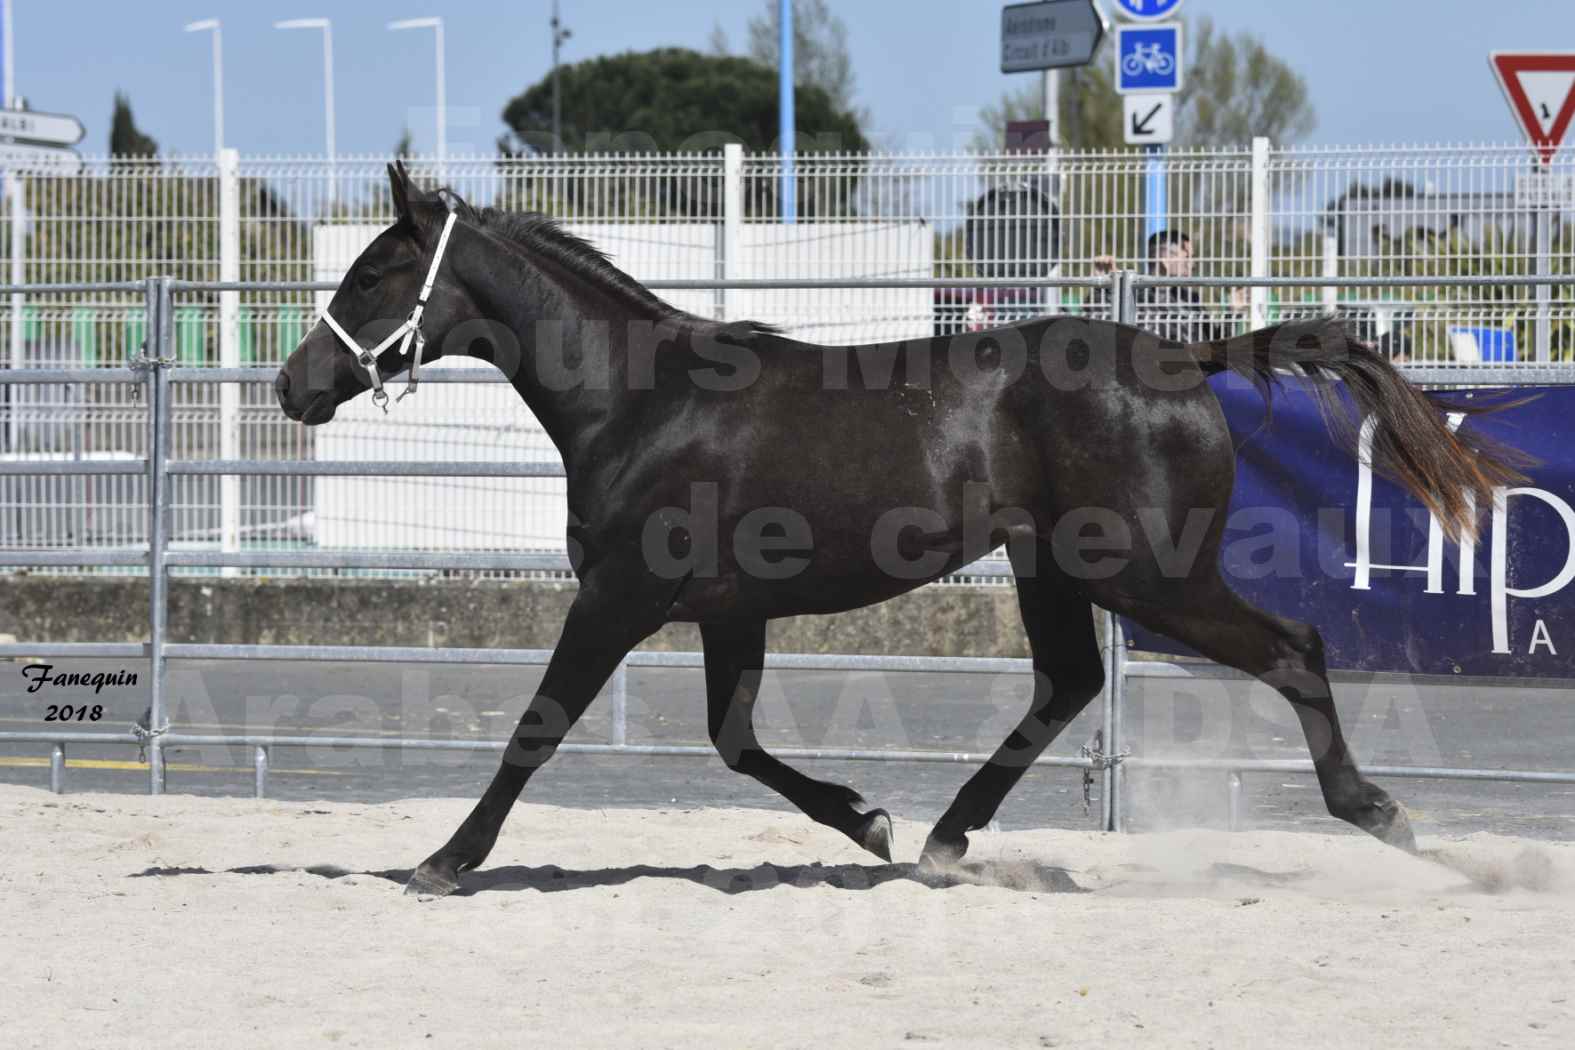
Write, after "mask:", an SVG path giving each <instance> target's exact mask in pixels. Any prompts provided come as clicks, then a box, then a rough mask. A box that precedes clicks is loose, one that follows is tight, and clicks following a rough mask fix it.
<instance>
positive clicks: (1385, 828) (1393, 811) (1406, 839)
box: [1369, 799, 1416, 853]
mask: <svg viewBox="0 0 1575 1050" xmlns="http://www.w3.org/2000/svg"><path fill="white" fill-rule="evenodd" d="M1378 808H1379V809H1380V810H1381V811H1382V812H1383V813H1384V815H1385V817H1386V818H1387V819H1386V820H1385V822H1384V823H1383V824H1380V825H1379V826H1377V827H1375V828H1371V829H1369V830H1370V832H1371V833H1372V835H1373V836H1374V837H1375V838H1377V839H1378V840H1379V841H1380V842H1386V843H1388V844H1389V845H1391V846H1393V847H1394V848H1395V849H1401V850H1405V851H1406V852H1407V853H1415V852H1416V832H1414V831H1412V830H1411V817H1410V816H1409V815H1408V814H1407V813H1406V811H1405V807H1404V806H1402V805H1401V804H1400V803H1398V802H1396V801H1395V800H1394V799H1390V800H1389V801H1387V802H1385V803H1383V804H1382V805H1380V806H1379V807H1378Z"/></svg>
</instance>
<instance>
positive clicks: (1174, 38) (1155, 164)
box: [1115, 0, 1184, 238]
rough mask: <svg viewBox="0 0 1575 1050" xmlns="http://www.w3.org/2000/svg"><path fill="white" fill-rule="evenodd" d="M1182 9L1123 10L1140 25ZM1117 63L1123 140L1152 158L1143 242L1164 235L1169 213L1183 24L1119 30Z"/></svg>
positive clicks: (1132, 6)
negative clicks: (1170, 148) (1169, 154)
mask: <svg viewBox="0 0 1575 1050" xmlns="http://www.w3.org/2000/svg"><path fill="white" fill-rule="evenodd" d="M1179 6H1180V4H1179V3H1171V4H1165V3H1164V2H1163V0H1121V7H1122V10H1124V11H1126V12H1127V13H1128V14H1130V15H1133V16H1134V17H1136V18H1140V19H1141V18H1154V17H1158V16H1159V14H1171V13H1173V12H1174V11H1175V9H1176V8H1177V7H1179ZM1161 9H1162V10H1161ZM1155 12H1158V14H1156V13H1155ZM1115 63H1116V90H1117V91H1118V92H1120V93H1121V94H1122V95H1123V96H1124V97H1123V99H1122V115H1121V125H1122V128H1121V130H1122V135H1123V137H1124V138H1125V139H1126V141H1127V143H1128V144H1130V145H1135V146H1143V147H1145V148H1146V149H1147V150H1148V154H1149V157H1148V164H1147V165H1146V167H1145V174H1144V183H1145V185H1144V194H1143V200H1144V222H1143V228H1144V236H1145V238H1148V237H1153V236H1154V235H1155V234H1156V233H1159V232H1160V231H1161V230H1163V229H1165V226H1166V224H1167V221H1168V215H1169V212H1170V202H1169V200H1168V195H1167V193H1166V185H1165V176H1166V167H1165V145H1166V144H1167V143H1168V142H1170V140H1171V139H1172V138H1173V137H1174V136H1175V92H1177V91H1180V90H1181V78H1182V66H1183V63H1184V55H1183V51H1182V36H1181V23H1180V22H1164V23H1142V24H1138V25H1123V26H1118V27H1117V28H1116V51H1115Z"/></svg>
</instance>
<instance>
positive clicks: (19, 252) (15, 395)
mask: <svg viewBox="0 0 1575 1050" xmlns="http://www.w3.org/2000/svg"><path fill="white" fill-rule="evenodd" d="M6 39H7V40H9V39H10V35H9V34H7V36H6ZM6 68H7V70H9V69H10V66H7V67H6ZM5 188H6V193H7V194H8V195H9V196H10V198H11V283H12V284H21V283H22V278H23V272H24V263H25V262H26V259H25V258H24V255H25V253H26V251H27V233H26V230H27V201H26V200H25V199H24V194H25V193H26V184H25V183H23V182H22V177H21V176H20V175H18V174H17V173H16V172H14V171H8V172H6V176H5ZM10 321H11V324H10V331H11V367H12V368H26V367H27V355H26V354H25V353H24V352H23V347H22V296H21V295H20V294H18V293H16V292H13V293H11V317H10ZM21 390H22V388H21V387H19V386H13V387H11V412H10V433H9V434H8V435H7V437H8V438H9V439H10V444H9V446H8V449H9V451H11V452H20V451H22V449H21V448H20V443H21V440H22V420H21V419H20V418H19V416H18V412H17V409H18V408H19V407H20V405H21V402H22V398H21V396H20V395H21Z"/></svg>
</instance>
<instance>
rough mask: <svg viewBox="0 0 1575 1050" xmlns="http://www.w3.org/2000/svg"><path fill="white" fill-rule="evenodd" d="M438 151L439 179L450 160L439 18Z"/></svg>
mask: <svg viewBox="0 0 1575 1050" xmlns="http://www.w3.org/2000/svg"><path fill="white" fill-rule="evenodd" d="M437 152H438V181H439V182H442V181H443V167H444V162H445V161H447V160H448V91H447V87H446V85H445V83H444V77H443V20H442V19H441V18H440V19H438V20H437Z"/></svg>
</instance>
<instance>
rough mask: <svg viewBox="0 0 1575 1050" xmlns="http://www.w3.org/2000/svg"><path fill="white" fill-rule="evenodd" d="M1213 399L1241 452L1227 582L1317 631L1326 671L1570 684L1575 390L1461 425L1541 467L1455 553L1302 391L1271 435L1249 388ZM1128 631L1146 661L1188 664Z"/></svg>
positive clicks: (1225, 380) (1227, 544) (1226, 555)
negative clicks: (1151, 657) (1150, 657)
mask: <svg viewBox="0 0 1575 1050" xmlns="http://www.w3.org/2000/svg"><path fill="white" fill-rule="evenodd" d="M1212 385H1213V387H1214V390H1215V392H1216V394H1218V395H1219V398H1220V402H1221V403H1222V404H1223V405H1224V407H1225V415H1226V418H1227V419H1228V420H1229V422H1230V427H1231V432H1232V435H1233V436H1234V438H1235V441H1236V445H1237V448H1238V452H1237V466H1236V490H1235V494H1234V496H1233V498H1232V501H1231V508H1230V515H1229V518H1228V519H1227V523H1226V529H1225V539H1224V544H1223V546H1222V551H1221V562H1222V566H1221V567H1222V570H1223V572H1224V574H1225V578H1226V579H1227V580H1228V581H1229V582H1230V584H1231V586H1232V587H1234V588H1235V589H1236V590H1237V591H1238V592H1239V593H1240V594H1241V595H1242V596H1243V597H1244V598H1246V599H1247V600H1248V601H1251V602H1253V603H1254V604H1256V605H1258V606H1260V607H1262V608H1264V609H1267V610H1269V611H1271V612H1274V613H1278V614H1280V615H1282V616H1288V617H1293V618H1295V619H1298V620H1304V621H1307V622H1309V623H1312V624H1314V625H1315V626H1317V627H1318V628H1319V630H1320V631H1322V633H1323V638H1324V643H1325V645H1326V648H1327V652H1328V661H1329V666H1330V667H1335V668H1346V669H1353V670H1364V671H1401V672H1411V673H1418V674H1464V675H1490V676H1509V677H1538V678H1575V589H1572V588H1571V586H1570V585H1571V583H1572V582H1575V388H1566V387H1539V388H1535V389H1525V390H1517V391H1516V393H1517V394H1525V395H1533V394H1534V395H1536V396H1535V399H1534V400H1532V401H1531V402H1530V403H1528V404H1525V405H1521V406H1519V407H1515V408H1508V409H1505V410H1503V411H1502V412H1499V413H1496V414H1494V415H1489V416H1484V417H1479V418H1476V419H1472V420H1469V421H1468V422H1466V423H1465V427H1466V430H1467V432H1468V433H1469V432H1478V433H1483V434H1487V435H1491V436H1492V437H1494V438H1497V439H1498V440H1499V441H1501V442H1503V443H1505V444H1508V445H1511V446H1513V447H1515V448H1519V449H1521V450H1524V451H1525V452H1528V453H1530V454H1531V455H1533V456H1535V457H1536V458H1537V459H1538V460H1540V461H1541V462H1540V464H1539V465H1536V466H1533V467H1531V468H1529V469H1528V470H1527V474H1528V475H1529V476H1530V479H1531V480H1530V482H1529V483H1528V484H1526V485H1524V486H1521V487H1516V488H1510V489H1506V490H1503V491H1502V494H1501V498H1500V499H1499V500H1497V501H1496V505H1495V506H1494V507H1490V508H1484V509H1483V513H1482V515H1481V525H1482V528H1481V532H1480V534H1479V536H1478V537H1477V539H1476V542H1475V543H1471V544H1466V545H1456V544H1453V543H1450V542H1449V541H1447V540H1446V539H1445V538H1444V536H1443V532H1442V530H1441V529H1440V528H1439V526H1438V523H1437V522H1436V521H1434V520H1433V519H1432V516H1431V515H1430V514H1429V513H1428V512H1427V510H1426V509H1424V508H1423V507H1422V506H1421V504H1420V503H1418V502H1417V501H1416V500H1415V499H1414V498H1412V497H1411V496H1409V495H1408V494H1406V493H1405V492H1404V491H1403V490H1401V489H1399V488H1398V487H1396V486H1395V485H1393V484H1391V483H1389V482H1388V481H1386V480H1384V479H1383V478H1380V477H1375V476H1373V474H1372V472H1371V471H1370V470H1368V469H1366V468H1364V467H1360V466H1359V465H1358V463H1357V461H1356V460H1355V459H1353V458H1352V457H1351V456H1350V455H1349V454H1348V453H1346V452H1345V451H1344V450H1343V449H1341V448H1340V447H1338V446H1337V445H1336V444H1335V442H1334V440H1333V439H1332V438H1331V437H1330V436H1329V434H1328V431H1327V429H1326V427H1325V425H1324V421H1323V419H1322V418H1321V417H1320V415H1319V412H1318V408H1317V405H1316V403H1315V402H1314V400H1313V398H1312V397H1311V395H1310V394H1309V393H1308V392H1307V390H1306V389H1305V387H1303V386H1302V385H1300V384H1299V383H1297V382H1295V381H1288V382H1286V383H1285V385H1283V386H1282V387H1280V388H1279V389H1277V390H1276V391H1275V394H1274V400H1273V414H1272V420H1268V419H1266V412H1265V409H1264V402H1263V398H1262V396H1261V395H1260V394H1259V392H1258V391H1257V390H1255V389H1253V388H1252V386H1251V385H1250V384H1249V383H1247V381H1245V380H1243V379H1241V378H1240V377H1237V376H1234V375H1223V376H1218V377H1215V378H1214V379H1213V380H1212ZM1451 396H1452V397H1454V398H1455V399H1457V400H1461V401H1467V402H1469V401H1471V400H1478V399H1482V398H1484V397H1489V396H1493V395H1492V394H1490V393H1488V392H1483V391H1458V392H1455V393H1453V394H1452V395H1451ZM1126 629H1127V631H1128V636H1129V637H1131V638H1133V639H1134V644H1135V646H1136V647H1137V648H1140V649H1147V650H1152V651H1157V652H1167V653H1184V652H1187V650H1186V649H1185V648H1183V647H1180V646H1178V645H1177V644H1176V643H1174V642H1172V641H1170V640H1169V639H1167V638H1162V637H1159V636H1157V635H1153V634H1150V633H1149V632H1147V631H1144V630H1142V629H1141V628H1139V627H1137V626H1136V625H1135V624H1131V623H1128V624H1126Z"/></svg>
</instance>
